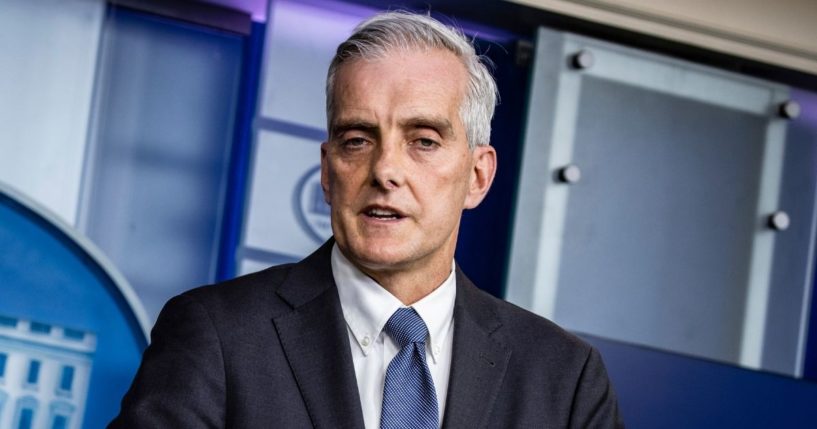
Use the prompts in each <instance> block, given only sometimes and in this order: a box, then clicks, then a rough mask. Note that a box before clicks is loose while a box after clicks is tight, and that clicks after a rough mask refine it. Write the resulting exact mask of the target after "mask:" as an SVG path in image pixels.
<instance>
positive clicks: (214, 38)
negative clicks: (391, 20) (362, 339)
mask: <svg viewBox="0 0 817 429" xmlns="http://www.w3.org/2000/svg"><path fill="white" fill-rule="evenodd" d="M387 9H392V10H394V9H407V10H413V11H421V12H429V13H431V15H433V16H435V17H437V18H439V19H440V20H442V21H443V22H446V23H450V24H455V25H457V26H459V27H461V28H463V29H464V31H465V32H466V33H467V34H468V36H469V37H472V38H473V39H474V42H475V44H476V46H477V48H478V51H479V52H480V53H481V54H483V55H485V56H486V57H488V58H490V59H491V60H492V61H493V63H494V68H493V71H494V75H495V77H496V79H497V81H498V84H499V89H500V93H501V104H500V105H499V107H498V108H497V113H496V117H495V119H494V122H493V130H494V132H493V137H492V144H493V145H494V146H495V147H496V148H497V151H498V154H499V171H498V176H497V178H496V182H495V184H494V187H493V189H492V190H491V192H490V194H489V195H488V198H487V199H486V200H485V201H484V203H483V204H482V205H481V206H480V207H479V208H477V209H475V210H471V211H468V212H466V213H465V215H464V218H463V225H462V228H461V234H460V240H459V243H458V249H457V261H458V263H459V264H460V265H461V266H462V268H463V270H464V271H465V272H466V273H467V274H468V275H469V277H471V279H472V280H474V282H475V283H476V284H477V285H478V286H480V287H481V288H483V289H485V290H486V291H488V292H490V293H491V294H494V295H496V296H498V297H502V298H505V299H507V300H509V301H511V302H513V303H515V304H517V305H520V306H522V307H524V308H527V309H529V310H531V311H534V312H536V313H538V314H540V315H542V316H545V317H548V318H550V319H552V320H554V321H556V322H557V323H559V324H561V325H562V326H564V327H566V328H568V329H570V330H572V331H573V332H576V333H578V334H579V335H581V336H582V337H583V338H585V339H587V340H588V341H590V342H591V343H593V344H594V345H595V346H596V347H598V348H599V350H600V351H601V352H602V355H603V357H604V360H605V362H606V364H607V367H608V371H609V372H610V376H611V378H612V380H613V382H614V384H615V387H616V389H617V391H618V394H619V397H620V404H621V409H622V412H623V414H624V418H625V421H626V423H627V424H628V427H632V428H656V427H662V428H690V427H696V428H710V427H711V428H722V427H745V428H766V427H791V428H800V427H802V428H813V427H817V412H815V409H817V408H815V407H816V405H815V404H817V310H814V308H815V303H817V298H815V294H814V293H813V288H814V286H813V285H814V280H815V273H814V269H813V268H814V262H815V252H814V247H815V243H816V240H817V237H816V236H815V227H816V226H817V217H816V216H815V215H816V214H817V213H815V202H816V201H817V26H815V25H814V23H815V22H817V4H815V3H814V2H813V1H811V0H783V1H778V2H764V1H760V0H724V1H719V2H710V1H703V0H678V1H665V0H662V1H647V0H595V1H588V0H515V1H504V0H502V1H500V0H486V1H480V2H474V1H462V0H439V1H435V0H427V1H422V2H420V1H393V2H378V1H366V0H302V1H296V0H209V1H193V0H188V1H170V0H168V1H162V0H141V1H140V0H111V1H104V0H0V429H5V428H9V429H32V428H46V429H67V428H82V427H85V428H98V427H103V426H104V425H105V424H106V423H107V421H109V420H110V419H111V418H112V417H113V416H114V415H115V414H116V413H117V412H118V409H119V400H120V399H121V397H122V395H123V394H124V392H125V391H126V389H127V388H128V386H129V384H130V381H131V378H132V377H133V374H134V373H135V370H136V368H137V366H138V363H139V359H140V357H141V352H142V351H143V350H144V348H145V347H146V346H147V344H148V341H149V340H148V333H149V330H150V328H151V326H152V325H153V322H154V320H155V318H156V316H157V315H158V313H159V311H160V310H161V308H162V305H163V304H164V303H165V301H166V300H167V299H169V298H170V297H172V296H174V295H176V294H178V293H180V292H182V291H184V290H187V289H189V288H192V287H195V286H198V285H203V284H208V283H213V282H217V281H220V280H224V279H228V278H232V277H234V276H237V275H241V274H245V273H250V272H253V271H257V270H259V269H263V268H265V267H267V266H269V265H272V264H278V263H284V262H293V261H297V260H300V259H301V258H302V257H304V256H306V255H307V254H309V253H311V251H312V250H314V249H316V248H317V247H318V246H319V245H320V244H321V243H322V242H323V241H324V240H326V239H327V238H328V237H329V236H330V235H331V229H330V227H329V212H328V207H327V206H326V204H325V203H324V201H323V196H322V193H321V189H320V183H319V155H320V152H319V144H320V142H321V141H323V140H324V139H325V136H326V127H325V121H326V120H325V112H324V81H325V73H326V69H327V67H328V64H329V61H330V60H331V58H332V55H333V54H334V50H335V48H336V46H337V45H338V43H339V42H341V41H342V40H343V39H345V38H346V37H347V36H348V35H349V34H350V32H351V30H352V28H353V27H354V26H355V25H356V24H357V23H358V22H360V21H361V20H362V19H365V18H366V17H368V16H371V15H372V14H374V13H377V12H378V11H381V10H387Z"/></svg>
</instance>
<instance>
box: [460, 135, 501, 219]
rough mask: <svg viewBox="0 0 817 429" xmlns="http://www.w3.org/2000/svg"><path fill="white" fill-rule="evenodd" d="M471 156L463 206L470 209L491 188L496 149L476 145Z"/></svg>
mask: <svg viewBox="0 0 817 429" xmlns="http://www.w3.org/2000/svg"><path fill="white" fill-rule="evenodd" d="M471 156H472V157H473V159H472V161H473V166H472V169H471V180H470V183H469V186H468V194H467V195H466V197H465V208H466V209H472V208H474V207H476V206H478V205H479V203H481V202H482V200H483V199H484V198H485V195H487V194H488V190H489V189H491V184H492V183H494V176H495V175H496V149H494V148H493V146H490V145H484V146H477V147H475V148H474V150H473V152H472V154H471Z"/></svg>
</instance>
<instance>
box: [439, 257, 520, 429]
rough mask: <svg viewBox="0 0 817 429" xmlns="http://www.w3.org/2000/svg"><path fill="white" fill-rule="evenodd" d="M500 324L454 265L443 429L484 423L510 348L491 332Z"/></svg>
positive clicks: (483, 299)
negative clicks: (450, 353) (454, 294)
mask: <svg viewBox="0 0 817 429" xmlns="http://www.w3.org/2000/svg"><path fill="white" fill-rule="evenodd" d="M500 326H502V325H501V323H500V321H499V319H498V317H497V316H496V314H495V313H494V311H493V309H492V305H491V303H490V301H489V300H488V299H487V298H486V297H484V296H482V295H481V292H479V291H478V290H477V289H476V287H475V286H474V285H473V283H471V281H470V280H468V278H467V277H465V275H464V274H462V272H461V271H460V270H459V267H458V268H457V298H456V303H455V305H454V346H453V350H454V351H453V353H454V355H453V356H452V360H451V376H450V379H449V384H448V396H447V399H446V408H445V417H444V420H443V427H444V428H455V427H456V428H459V427H467V428H481V427H485V425H486V424H487V418H488V415H489V412H490V411H491V409H492V408H493V404H494V402H495V400H496V397H497V394H498V392H499V388H500V386H501V385H502V379H503V377H504V376H505V370H506V368H507V366H508V360H509V359H510V356H511V351H510V350H509V349H507V348H506V347H505V346H504V345H503V344H502V343H501V342H499V340H497V339H496V338H494V337H493V335H492V334H493V333H494V332H495V331H496V330H497V329H499V327H500Z"/></svg>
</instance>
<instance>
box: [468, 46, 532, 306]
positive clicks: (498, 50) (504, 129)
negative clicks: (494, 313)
mask: <svg viewBox="0 0 817 429" xmlns="http://www.w3.org/2000/svg"><path fill="white" fill-rule="evenodd" d="M515 43H516V40H515V39H514V40H510V41H508V42H507V43H506V44H504V45H500V44H498V43H487V42H481V43H479V42H478V50H479V51H481V52H483V53H484V54H485V55H486V56H488V57H489V58H490V59H491V60H492V61H493V62H494V64H495V66H496V67H495V70H494V77H495V78H496V80H497V85H498V87H499V94H500V98H501V103H500V104H499V106H497V108H496V113H495V115H494V120H493V122H492V124H491V125H492V132H491V145H492V146H494V147H495V148H496V151H497V173H496V178H495V179H494V183H493V185H492V186H491V190H490V192H488V196H487V197H486V198H485V200H483V201H482V204H480V205H479V207H477V208H476V209H474V210H466V211H465V213H464V214H463V217H462V224H461V225H460V237H459V240H458V241H457V263H458V264H460V266H461V267H462V269H463V271H464V272H465V273H466V274H467V275H468V277H469V278H470V279H471V280H473V281H474V283H476V285H477V286H479V287H480V288H482V289H484V290H485V291H487V292H489V293H491V294H492V295H494V296H497V297H500V298H502V297H504V296H505V274H506V271H507V267H508V253H509V252H510V240H511V236H512V234H511V231H512V229H511V228H512V223H513V222H512V220H513V207H514V206H515V204H514V198H515V196H516V188H517V185H518V183H519V174H518V173H519V165H520V157H521V153H522V152H521V148H522V144H521V143H522V130H523V129H524V124H523V122H522V119H523V118H524V117H525V103H526V99H527V95H526V93H527V88H528V77H529V76H528V75H529V68H528V67H520V66H518V65H517V64H516V62H515V57H514V52H515Z"/></svg>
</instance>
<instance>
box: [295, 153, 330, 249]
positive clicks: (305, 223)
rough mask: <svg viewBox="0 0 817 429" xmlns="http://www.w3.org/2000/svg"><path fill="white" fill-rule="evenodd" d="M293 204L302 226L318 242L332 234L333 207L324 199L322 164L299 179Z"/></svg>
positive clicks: (296, 216)
mask: <svg viewBox="0 0 817 429" xmlns="http://www.w3.org/2000/svg"><path fill="white" fill-rule="evenodd" d="M292 206H293V208H294V209H295V218H296V219H298V223H299V224H300V225H301V228H303V229H304V231H305V232H306V233H307V235H309V236H310V237H311V238H312V239H313V240H315V241H316V242H317V243H318V244H321V243H323V242H324V241H326V240H327V239H328V238H329V237H331V236H332V222H331V219H330V213H331V209H330V207H329V205H328V204H326V201H325V200H324V199H323V188H321V166H320V165H317V166H315V167H312V168H311V169H309V170H308V171H307V172H306V173H305V174H304V175H303V176H301V178H300V179H299V180H298V184H297V185H296V186H295V193H294V194H293V201H292Z"/></svg>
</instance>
